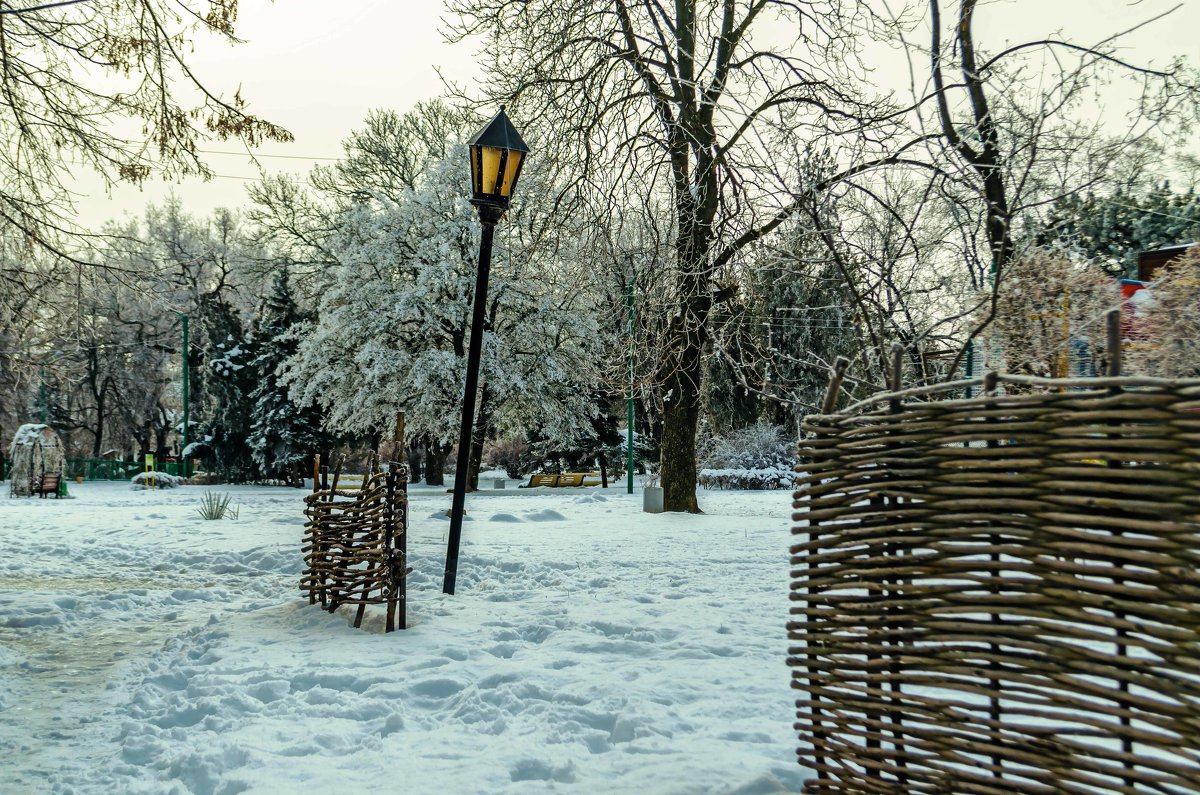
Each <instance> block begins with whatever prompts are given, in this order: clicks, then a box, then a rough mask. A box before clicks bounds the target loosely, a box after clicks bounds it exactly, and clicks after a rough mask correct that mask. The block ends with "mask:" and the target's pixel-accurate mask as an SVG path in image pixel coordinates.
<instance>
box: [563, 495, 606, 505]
mask: <svg viewBox="0 0 1200 795" xmlns="http://www.w3.org/2000/svg"><path fill="white" fill-rule="evenodd" d="M571 502H577V503H581V504H584V505H586V504H587V503H589V502H608V497H605V496H604V495H603V494H585V495H583V496H582V497H576V498H575V499H573V500H571Z"/></svg>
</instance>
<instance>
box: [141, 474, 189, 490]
mask: <svg viewBox="0 0 1200 795" xmlns="http://www.w3.org/2000/svg"><path fill="white" fill-rule="evenodd" d="M150 481H153V483H151V482H150ZM183 481H184V478H181V477H177V476H175V475H169V474H167V473H166V472H139V473H137V474H136V475H134V476H133V477H132V478H130V480H129V482H130V483H131V484H133V485H132V488H134V489H145V488H151V487H153V488H156V489H173V488H175V487H176V486H178V485H180V484H181V483H183Z"/></svg>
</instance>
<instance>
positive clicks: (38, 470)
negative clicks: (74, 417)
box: [8, 423, 67, 497]
mask: <svg viewBox="0 0 1200 795" xmlns="http://www.w3.org/2000/svg"><path fill="white" fill-rule="evenodd" d="M8 454H9V457H10V461H11V465H12V466H11V468H10V470H9V476H8V482H9V487H8V494H9V496H10V497H29V496H31V495H32V494H33V491H34V487H35V486H36V485H37V483H38V481H39V480H40V479H41V477H42V475H47V474H49V475H58V476H59V477H60V478H61V477H62V476H63V474H64V471H65V470H66V467H67V456H66V451H65V450H64V449H63V444H62V440H61V439H60V438H59V437H58V432H57V431H55V430H54V429H53V428H51V427H50V426H49V425H41V424H38V423H31V424H29V425H22V426H21V427H20V428H17V432H16V434H14V435H13V440H12V444H10V445H9V447H8Z"/></svg>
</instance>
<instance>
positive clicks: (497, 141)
mask: <svg viewBox="0 0 1200 795" xmlns="http://www.w3.org/2000/svg"><path fill="white" fill-rule="evenodd" d="M467 146H468V147H469V148H470V150H471V188H472V192H473V194H474V195H473V196H472V198H471V203H472V204H476V205H490V206H493V207H499V208H502V209H508V201H509V199H510V198H511V196H512V192H513V190H514V189H516V187H517V179H518V178H519V177H520V176H521V167H522V166H523V165H525V156H526V155H527V154H529V147H528V146H526V145H525V142H524V141H523V140H521V134H520V133H519V132H517V128H516V127H513V125H512V122H511V121H509V119H508V115H507V114H506V113H505V112H504V106H503V105H501V106H500V112H499V113H497V114H496V116H495V118H493V119H492V120H491V121H489V122H488V123H487V124H485V125H484V126H483V129H482V130H480V131H479V132H477V133H475V136H474V137H473V138H471V140H470V141H468V142H467Z"/></svg>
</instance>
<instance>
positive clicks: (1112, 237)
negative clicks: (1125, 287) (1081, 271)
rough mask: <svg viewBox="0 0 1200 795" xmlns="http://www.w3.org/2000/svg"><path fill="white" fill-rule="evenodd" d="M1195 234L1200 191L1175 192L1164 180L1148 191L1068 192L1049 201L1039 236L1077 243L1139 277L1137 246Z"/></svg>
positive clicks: (1199, 226)
mask: <svg viewBox="0 0 1200 795" xmlns="http://www.w3.org/2000/svg"><path fill="white" fill-rule="evenodd" d="M1197 237H1200V196H1198V195H1196V193H1195V191H1193V190H1188V191H1187V192H1186V193H1176V192H1174V191H1172V190H1171V186H1170V183H1167V182H1164V183H1162V184H1161V185H1156V186H1154V187H1153V188H1151V189H1150V190H1149V191H1147V192H1146V193H1144V194H1138V193H1133V192H1129V191H1125V190H1118V191H1116V192H1115V193H1113V194H1112V195H1111V196H1097V195H1095V194H1093V193H1089V194H1087V195H1086V196H1083V197H1080V196H1077V195H1070V196H1066V197H1064V198H1062V199H1060V200H1059V201H1057V202H1055V203H1054V205H1053V206H1052V207H1051V210H1050V213H1049V216H1048V218H1047V220H1046V223H1045V224H1044V226H1043V228H1042V229H1041V230H1040V232H1039V233H1038V235H1037V242H1038V244H1039V245H1043V246H1044V245H1053V244H1057V245H1060V246H1065V247H1067V248H1070V249H1075V250H1077V251H1079V252H1080V253H1082V254H1084V255H1086V256H1087V257H1088V258H1089V259H1096V260H1099V261H1100V264H1101V265H1102V266H1103V267H1104V268H1105V270H1107V271H1108V272H1109V273H1110V274H1111V275H1114V276H1123V277H1126V278H1136V277H1137V259H1138V253H1139V252H1142V251H1152V250H1153V249H1156V248H1162V247H1164V246H1173V245H1178V244H1181V243H1190V242H1193V241H1195V240H1196V239H1197Z"/></svg>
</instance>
